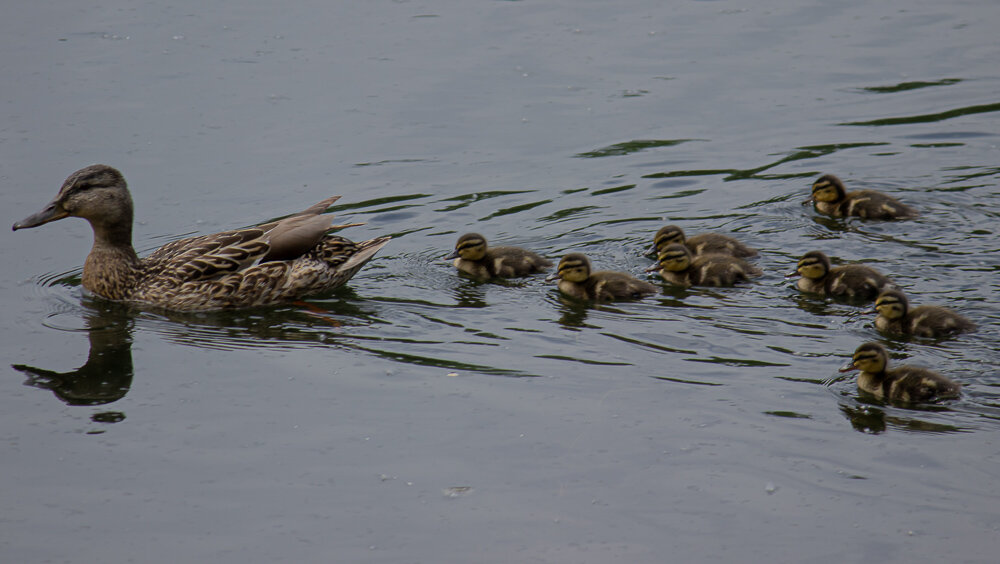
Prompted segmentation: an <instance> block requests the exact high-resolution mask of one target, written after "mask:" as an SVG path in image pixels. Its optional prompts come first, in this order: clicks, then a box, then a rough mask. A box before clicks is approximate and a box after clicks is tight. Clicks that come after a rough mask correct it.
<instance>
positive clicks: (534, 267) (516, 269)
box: [482, 247, 552, 278]
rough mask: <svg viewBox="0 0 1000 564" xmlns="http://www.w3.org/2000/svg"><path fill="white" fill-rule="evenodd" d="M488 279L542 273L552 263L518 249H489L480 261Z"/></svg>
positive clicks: (527, 251)
mask: <svg viewBox="0 0 1000 564" xmlns="http://www.w3.org/2000/svg"><path fill="white" fill-rule="evenodd" d="M482 263H483V267H484V268H485V269H486V271H487V272H488V273H489V275H490V277H497V278H515V277H521V276H528V275H531V274H537V273H539V272H544V271H545V270H546V269H547V268H549V267H551V266H552V261H550V260H549V259H547V258H545V257H542V256H540V255H538V254H536V253H533V252H531V251H529V250H527V249H522V248H520V247H490V248H489V249H487V250H486V256H485V257H484V258H483V260H482Z"/></svg>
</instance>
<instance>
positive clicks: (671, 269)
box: [649, 243, 762, 288]
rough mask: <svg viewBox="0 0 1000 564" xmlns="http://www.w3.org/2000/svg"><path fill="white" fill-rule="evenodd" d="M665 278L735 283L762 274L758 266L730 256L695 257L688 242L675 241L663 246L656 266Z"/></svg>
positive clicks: (679, 282)
mask: <svg viewBox="0 0 1000 564" xmlns="http://www.w3.org/2000/svg"><path fill="white" fill-rule="evenodd" d="M652 271H658V272H659V274H660V276H662V277H663V279H664V280H666V281H667V282H670V283H671V284H675V285H677V286H683V287H685V288H688V287H691V286H733V285H735V284H736V283H737V282H746V281H748V280H750V279H751V278H754V277H756V276H760V275H761V274H762V272H761V271H760V269H759V268H757V267H755V266H752V265H751V264H750V263H748V262H747V261H745V260H743V259H740V258H737V257H733V256H727V255H698V256H692V254H691V250H690V249H689V248H688V247H687V246H686V245H681V244H678V243H672V244H669V245H666V246H665V247H663V249H662V251H661V252H660V256H659V257H658V263H657V265H656V266H654V267H652V268H650V269H649V272H652Z"/></svg>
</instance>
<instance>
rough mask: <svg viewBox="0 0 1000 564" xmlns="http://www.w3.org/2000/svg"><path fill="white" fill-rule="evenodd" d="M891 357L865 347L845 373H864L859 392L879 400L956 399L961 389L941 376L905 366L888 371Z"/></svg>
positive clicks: (871, 346) (877, 348)
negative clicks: (852, 371) (851, 371)
mask: <svg viewBox="0 0 1000 564" xmlns="http://www.w3.org/2000/svg"><path fill="white" fill-rule="evenodd" d="M888 365H889V354H888V353H887V352H885V349H884V348H883V347H882V345H879V344H878V343H865V344H863V345H861V346H860V347H858V348H857V350H855V351H854V357H853V358H852V359H851V364H850V366H846V367H844V368H841V369H840V371H841V372H848V371H850V370H860V371H861V374H859V375H858V388H860V389H862V390H864V391H866V392H868V393H870V394H872V395H874V396H875V397H878V398H883V399H887V400H890V401H899V402H906V403H913V402H921V401H934V400H939V399H945V398H955V397H958V396H959V394H960V393H961V385H960V384H958V383H957V382H954V381H952V380H950V379H948V378H946V377H944V376H942V375H940V374H938V373H937V372H934V371H932V370H928V369H926V368H920V367H919V366H910V365H908V364H904V365H903V366H897V367H896V368H892V369H888V368H887V367H888Z"/></svg>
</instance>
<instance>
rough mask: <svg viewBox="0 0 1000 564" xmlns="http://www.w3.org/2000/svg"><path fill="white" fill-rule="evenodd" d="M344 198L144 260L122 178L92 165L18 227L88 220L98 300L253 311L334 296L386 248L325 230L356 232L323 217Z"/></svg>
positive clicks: (88, 282) (187, 242) (88, 277)
mask: <svg viewBox="0 0 1000 564" xmlns="http://www.w3.org/2000/svg"><path fill="white" fill-rule="evenodd" d="M338 198H339V196H334V197H332V198H327V199H325V200H323V201H321V202H318V203H317V204H315V205H313V206H311V207H309V208H307V209H305V210H303V211H301V212H299V213H297V214H294V215H292V216H289V217H287V218H285V219H282V220H279V221H273V222H269V223H263V224H260V225H257V226H254V227H247V228H244V229H234V230H231V231H223V232H221V233H215V234H212V235H202V236H198V237H189V238H187V239H180V240H178V241H173V242H171V243H167V244H166V245H164V246H162V247H160V248H159V249H157V250H156V251H153V253H152V254H150V255H149V256H148V257H146V258H143V259H140V258H139V257H138V255H136V252H135V249H134V248H133V247H132V214H133V212H132V196H131V194H129V191H128V185H127V184H126V183H125V178H124V177H123V176H122V173H121V172H119V171H118V170H116V169H114V168H112V167H110V166H107V165H102V164H96V165H91V166H88V167H85V168H82V169H80V170H78V171H76V172H74V173H73V174H71V175H69V177H68V178H67V179H66V181H65V182H64V183H63V185H62V188H61V189H60V190H59V193H58V194H56V197H55V199H53V200H52V201H51V202H49V204H48V205H46V206H45V208H43V209H42V211H40V212H38V213H36V214H34V215H32V216H29V217H27V218H25V219H23V220H21V221H19V222H17V223H15V224H14V230H15V231H16V230H18V229H27V228H29V227H38V226H39V225H44V224H46V223H49V222H51V221H56V220H59V219H63V218H65V217H71V216H72V217H82V218H83V219H86V220H87V221H89V222H90V226H91V228H92V229H93V231H94V246H93V248H91V250H90V254H89V255H87V260H86V262H85V263H84V265H83V287H84V288H86V289H87V290H89V291H90V292H92V293H94V294H96V295H98V296H100V297H102V298H106V299H109V300H115V301H122V302H129V303H134V304H138V305H142V306H151V307H159V308H164V309H169V310H175V311H210V310H218V309H233V308H242V307H254V306H264V305H271V304H277V303H282V302H287V301H290V300H294V299H298V298H302V297H305V296H309V295H313V294H320V293H323V292H327V291H329V290H332V289H333V288H336V287H337V286H340V285H342V284H344V283H345V282H347V281H348V280H349V279H350V278H351V277H352V276H354V274H355V273H357V272H358V270H360V269H361V267H362V266H364V265H365V263H366V262H368V261H369V260H370V259H371V258H372V257H373V256H374V255H375V253H376V252H378V250H379V249H381V248H382V247H383V246H385V244H386V243H388V242H389V239H390V237H378V238H375V239H369V240H367V241H361V242H358V243H355V242H352V241H350V240H348V239H345V238H343V237H339V236H337V235H331V234H329V233H328V231H330V230H331V229H335V228H339V227H349V226H350V225H337V226H334V225H331V224H332V223H333V220H332V216H330V215H321V214H323V212H324V211H326V210H327V209H328V208H329V207H330V205H331V204H333V202H335V201H336V200H337V199H338ZM351 225H359V224H351Z"/></svg>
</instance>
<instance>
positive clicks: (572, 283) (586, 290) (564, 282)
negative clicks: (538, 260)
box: [548, 253, 657, 302]
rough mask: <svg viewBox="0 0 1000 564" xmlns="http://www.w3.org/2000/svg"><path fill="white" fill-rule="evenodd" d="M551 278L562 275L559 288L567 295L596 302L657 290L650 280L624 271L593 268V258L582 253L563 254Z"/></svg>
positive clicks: (638, 296) (628, 297) (650, 292)
mask: <svg viewBox="0 0 1000 564" xmlns="http://www.w3.org/2000/svg"><path fill="white" fill-rule="evenodd" d="M548 279H549V280H556V279H559V291H560V292H562V293H564V294H566V295H567V296H570V297H572V298H576V299H578V300H591V301H595V302H605V301H611V300H618V299H638V298H643V297H645V296H648V295H650V294H655V293H656V290H657V288H656V286H654V285H652V284H650V283H649V282H646V281H645V280H639V279H638V278H635V277H634V276H631V275H629V274H626V273H624V272H611V271H607V270H602V271H598V272H591V271H590V259H588V258H587V257H586V256H584V255H582V254H580V253H570V254H568V255H566V256H564V257H563V258H562V260H560V261H559V267H558V268H557V270H556V273H555V274H553V275H551V276H549V278H548Z"/></svg>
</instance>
